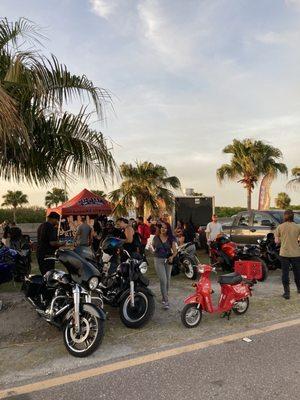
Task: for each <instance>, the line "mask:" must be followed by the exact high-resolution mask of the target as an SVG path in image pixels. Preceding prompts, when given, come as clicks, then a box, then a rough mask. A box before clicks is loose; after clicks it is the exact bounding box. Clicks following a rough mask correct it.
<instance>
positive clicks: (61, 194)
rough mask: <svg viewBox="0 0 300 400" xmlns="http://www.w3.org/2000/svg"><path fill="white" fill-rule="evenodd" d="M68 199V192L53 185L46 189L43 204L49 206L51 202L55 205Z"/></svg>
mask: <svg viewBox="0 0 300 400" xmlns="http://www.w3.org/2000/svg"><path fill="white" fill-rule="evenodd" d="M67 199H68V194H67V192H66V191H65V190H64V189H60V188H57V187H54V188H53V189H52V192H51V191H48V192H47V193H46V197H45V205H46V206H47V207H51V206H52V205H53V204H54V205H55V207H57V206H58V203H64V202H65V201H67Z"/></svg>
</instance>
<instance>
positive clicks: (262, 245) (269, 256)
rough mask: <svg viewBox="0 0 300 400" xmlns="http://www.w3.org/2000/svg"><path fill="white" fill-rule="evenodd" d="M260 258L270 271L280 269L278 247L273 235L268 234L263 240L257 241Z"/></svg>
mask: <svg viewBox="0 0 300 400" xmlns="http://www.w3.org/2000/svg"><path fill="white" fill-rule="evenodd" d="M257 242H258V244H259V249H260V257H261V258H262V259H263V260H264V262H265V263H266V264H267V266H268V268H269V269H271V270H274V269H277V268H281V262H280V257H279V251H280V245H279V244H277V243H275V236H274V233H268V234H267V235H266V236H265V237H264V238H263V239H259V240H258V241H257Z"/></svg>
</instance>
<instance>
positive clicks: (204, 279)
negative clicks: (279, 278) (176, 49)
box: [181, 265, 254, 328]
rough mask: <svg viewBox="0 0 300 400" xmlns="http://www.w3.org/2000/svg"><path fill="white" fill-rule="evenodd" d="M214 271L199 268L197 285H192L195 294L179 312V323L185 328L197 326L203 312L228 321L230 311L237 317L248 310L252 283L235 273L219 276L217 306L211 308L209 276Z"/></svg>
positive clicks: (187, 299)
mask: <svg viewBox="0 0 300 400" xmlns="http://www.w3.org/2000/svg"><path fill="white" fill-rule="evenodd" d="M215 271H216V268H215V267H212V266H211V265H201V266H200V267H199V272H200V273H201V278H200V280H199V281H198V283H195V284H193V286H194V287H195V288H196V292H195V293H194V294H192V295H190V296H188V297H187V298H186V299H185V300H184V302H185V306H184V308H183V310H182V312H181V321H182V323H183V325H184V326H185V327H187V328H195V327H196V326H198V325H199V324H200V322H201V319H202V312H203V311H206V312H208V313H223V316H224V317H225V316H227V317H228V319H229V317H230V314H231V311H233V312H234V313H235V314H237V315H242V314H245V312H246V311H247V310H248V307H249V297H250V296H252V286H253V284H254V283H253V282H251V281H249V280H247V279H244V278H243V277H242V276H241V275H239V274H236V273H235V272H233V273H231V274H227V275H221V276H219V278H218V282H219V284H220V285H221V293H220V298H219V303H218V306H217V307H214V306H213V303H212V296H211V295H212V293H213V290H212V286H211V280H210V274H211V272H215Z"/></svg>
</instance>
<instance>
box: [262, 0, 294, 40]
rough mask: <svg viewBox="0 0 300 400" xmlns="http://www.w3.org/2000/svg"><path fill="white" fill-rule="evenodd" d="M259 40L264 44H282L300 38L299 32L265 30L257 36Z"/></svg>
mask: <svg viewBox="0 0 300 400" xmlns="http://www.w3.org/2000/svg"><path fill="white" fill-rule="evenodd" d="M299 4H300V2H299ZM255 39H256V41H257V42H261V43H264V44H271V45H272V44H274V45H282V44H292V43H294V42H295V40H297V39H298V40H299V32H288V31H287V32H273V31H269V32H265V33H262V34H258V35H256V36H255Z"/></svg>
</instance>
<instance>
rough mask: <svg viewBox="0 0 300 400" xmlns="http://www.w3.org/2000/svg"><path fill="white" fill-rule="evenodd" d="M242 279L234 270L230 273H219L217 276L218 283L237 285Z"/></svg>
mask: <svg viewBox="0 0 300 400" xmlns="http://www.w3.org/2000/svg"><path fill="white" fill-rule="evenodd" d="M242 280H243V278H242V276H241V275H239V274H237V273H235V272H232V273H231V274H226V275H220V276H219V278H218V282H219V284H220V285H237V284H238V283H241V282H242Z"/></svg>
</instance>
